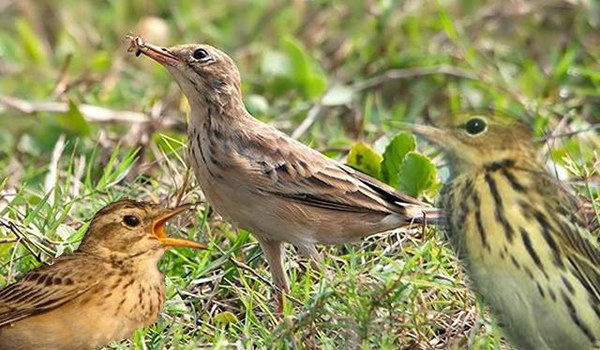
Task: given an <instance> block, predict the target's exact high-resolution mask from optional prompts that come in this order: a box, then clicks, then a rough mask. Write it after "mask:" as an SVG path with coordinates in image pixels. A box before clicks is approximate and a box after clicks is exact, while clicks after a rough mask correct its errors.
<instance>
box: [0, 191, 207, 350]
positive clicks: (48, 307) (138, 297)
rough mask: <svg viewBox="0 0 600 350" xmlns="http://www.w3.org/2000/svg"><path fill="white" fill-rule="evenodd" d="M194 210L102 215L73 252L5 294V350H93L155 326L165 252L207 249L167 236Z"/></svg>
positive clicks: (1, 335)
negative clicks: (168, 228) (170, 225)
mask: <svg viewBox="0 0 600 350" xmlns="http://www.w3.org/2000/svg"><path fill="white" fill-rule="evenodd" d="M189 207H190V205H184V206H180V207H177V208H175V209H165V208H163V207H160V206H157V205H154V204H150V203H145V202H136V201H133V200H129V199H124V200H120V201H118V202H114V203H112V204H109V205H107V206H106V207H104V208H102V209H101V210H100V211H98V212H97V213H96V215H95V216H94V218H93V220H92V222H91V224H90V227H89V229H88V231H87V232H86V234H85V236H84V238H83V241H82V242H81V244H80V246H79V248H78V249H77V250H76V251H75V252H73V253H71V254H65V255H62V256H60V257H58V258H56V259H55V260H54V263H53V264H52V265H48V266H42V267H39V268H36V269H34V270H31V271H29V272H28V273H27V274H25V275H24V276H23V278H22V279H21V280H20V281H19V282H16V283H14V284H11V285H9V286H8V287H6V288H4V289H2V290H1V291H0V349H1V350H25V349H28V350H30V349H44V350H70V349H73V350H81V349H93V348H94V347H96V346H102V345H106V344H108V343H110V342H112V341H115V340H122V339H125V338H129V337H131V336H132V335H133V333H134V331H135V330H136V329H138V328H143V327H146V326H148V325H151V324H152V323H154V322H156V320H157V319H158V316H159V314H160V313H161V312H162V309H163V303H164V301H165V282H164V276H163V274H162V273H161V272H160V270H159V269H158V268H157V266H156V264H157V263H158V261H159V260H160V259H161V257H162V256H163V254H164V252H165V250H167V249H169V248H171V247H189V248H204V246H203V245H201V244H199V243H196V242H193V241H190V240H187V239H183V238H171V237H167V235H166V234H165V223H166V222H167V220H169V219H170V218H172V217H173V216H175V215H177V214H178V213H181V212H182V211H184V210H186V209H188V208H189Z"/></svg>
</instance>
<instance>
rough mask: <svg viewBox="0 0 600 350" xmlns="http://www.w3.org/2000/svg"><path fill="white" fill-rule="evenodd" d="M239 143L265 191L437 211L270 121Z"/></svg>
mask: <svg viewBox="0 0 600 350" xmlns="http://www.w3.org/2000/svg"><path fill="white" fill-rule="evenodd" d="M259 128H262V129H264V130H260V129H259ZM257 129H259V130H257ZM237 144H238V147H239V149H238V150H237V153H238V154H239V159H238V160H237V162H238V165H240V166H239V167H238V168H239V169H240V170H241V171H242V172H244V174H241V175H242V176H245V178H246V179H250V180H251V181H252V182H253V185H254V186H255V187H257V188H258V189H259V190H260V191H263V192H266V193H269V194H272V195H276V196H281V197H286V198H289V199H293V200H295V201H298V202H301V203H303V204H306V205H311V206H316V207H321V208H326V209H331V210H340V211H347V212H380V213H385V214H391V213H394V214H399V215H404V216H406V218H407V220H409V221H410V220H416V221H420V220H422V219H423V215H424V214H428V219H429V218H433V217H437V210H436V209H433V208H431V207H430V206H428V205H426V204H424V203H422V202H420V201H418V200H416V199H414V198H411V197H409V196H406V195H403V194H401V193H398V192H397V191H395V190H394V189H393V188H391V187H390V186H388V185H386V184H383V183H382V182H380V181H378V180H375V179H373V178H371V177H369V176H367V175H364V174H362V173H360V172H358V171H356V170H354V169H352V168H350V167H348V166H346V165H343V164H341V163H339V162H337V161H335V160H333V159H331V158H328V157H326V156H324V155H323V154H321V153H319V152H317V151H315V150H313V149H312V148H310V147H308V146H305V145H304V144H302V143H300V142H298V141H296V140H293V139H291V138H289V137H288V136H287V135H285V134H283V133H281V132H279V131H277V130H276V129H273V128H271V127H269V126H265V125H258V126H256V127H255V128H254V129H253V130H252V133H251V134H249V135H247V137H241V138H240V139H239V140H238V142H237Z"/></svg>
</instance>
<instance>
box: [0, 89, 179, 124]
mask: <svg viewBox="0 0 600 350" xmlns="http://www.w3.org/2000/svg"><path fill="white" fill-rule="evenodd" d="M0 104H1V105H4V106H5V107H8V108H12V109H15V110H17V111H19V112H21V113H25V114H34V113H38V112H54V113H65V112H67V111H68V110H69V105H68V104H67V103H65V102H30V101H26V100H23V99H20V98H16V97H12V96H7V95H0ZM77 107H78V108H79V110H80V111H81V114H82V115H83V117H84V118H85V119H86V120H88V121H90V122H104V123H106V122H128V123H149V122H151V118H149V117H148V116H147V115H146V114H144V113H140V112H134V111H118V110H113V109H108V108H104V107H99V106H94V105H89V104H80V105H78V106H77ZM162 123H163V124H164V125H167V126H172V125H176V124H178V123H177V121H176V120H175V119H171V118H168V119H167V118H165V119H164V120H163V121H162Z"/></svg>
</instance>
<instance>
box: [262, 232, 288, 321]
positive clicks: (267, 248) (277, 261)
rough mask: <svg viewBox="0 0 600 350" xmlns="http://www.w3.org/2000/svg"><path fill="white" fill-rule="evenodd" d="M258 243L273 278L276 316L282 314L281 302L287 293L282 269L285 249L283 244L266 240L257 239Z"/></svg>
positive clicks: (284, 273)
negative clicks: (275, 295)
mask: <svg viewBox="0 0 600 350" xmlns="http://www.w3.org/2000/svg"><path fill="white" fill-rule="evenodd" d="M257 239H258V242H259V243H260V246H261V248H262V250H263V253H264V255H265V259H267V263H268V264H269V269H270V270H271V275H272V276H273V282H274V283H275V286H276V287H277V289H278V290H277V291H275V293H277V297H276V298H277V310H276V312H277V313H278V314H283V302H284V299H283V298H284V294H285V293H288V292H289V282H288V279H287V274H286V271H285V269H284V267H283V258H284V256H285V249H284V246H283V242H281V241H274V240H270V239H268V238H263V237H258V236H257Z"/></svg>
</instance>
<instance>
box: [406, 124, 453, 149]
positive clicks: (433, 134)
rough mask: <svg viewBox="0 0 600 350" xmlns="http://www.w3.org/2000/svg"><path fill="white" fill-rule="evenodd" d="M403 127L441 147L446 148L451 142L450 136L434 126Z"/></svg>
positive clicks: (411, 125)
mask: <svg viewBox="0 0 600 350" xmlns="http://www.w3.org/2000/svg"><path fill="white" fill-rule="evenodd" d="M402 127H404V128H406V129H408V130H410V131H412V132H413V133H414V134H415V135H417V136H419V137H422V138H424V139H425V140H427V141H430V142H432V143H434V144H436V145H439V146H444V145H445V144H446V143H447V142H448V141H449V137H448V134H447V133H446V132H445V131H444V130H442V129H438V128H436V127H434V126H429V125H419V124H409V123H402Z"/></svg>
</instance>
